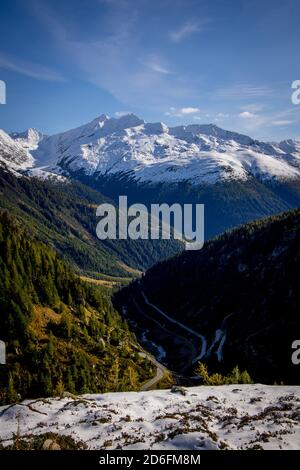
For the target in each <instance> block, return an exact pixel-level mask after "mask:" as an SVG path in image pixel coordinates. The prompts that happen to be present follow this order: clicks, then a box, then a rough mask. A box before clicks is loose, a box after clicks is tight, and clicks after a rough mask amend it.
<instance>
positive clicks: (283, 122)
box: [271, 119, 294, 126]
mask: <svg viewBox="0 0 300 470" xmlns="http://www.w3.org/2000/svg"><path fill="white" fill-rule="evenodd" d="M293 122H294V121H291V120H289V119H278V120H275V121H271V124H272V125H273V126H289V125H290V124H293Z"/></svg>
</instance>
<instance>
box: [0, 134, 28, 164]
mask: <svg viewBox="0 0 300 470" xmlns="http://www.w3.org/2000/svg"><path fill="white" fill-rule="evenodd" d="M0 166H4V167H6V168H8V169H9V170H11V171H13V172H18V171H20V170H26V169H28V168H31V167H33V166H34V158H33V156H32V155H31V154H30V152H29V151H28V148H24V146H23V145H22V144H21V143H20V142H18V141H17V140H13V139H12V138H11V137H10V136H9V135H8V134H6V132H4V131H2V130H1V129H0Z"/></svg>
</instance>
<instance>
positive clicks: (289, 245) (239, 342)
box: [116, 209, 300, 383]
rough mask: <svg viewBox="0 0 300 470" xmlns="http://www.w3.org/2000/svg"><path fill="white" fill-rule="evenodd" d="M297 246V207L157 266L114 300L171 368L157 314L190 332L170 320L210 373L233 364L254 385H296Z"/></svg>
mask: <svg viewBox="0 0 300 470" xmlns="http://www.w3.org/2000/svg"><path fill="white" fill-rule="evenodd" d="M299 242H300V210H299V209H296V210H293V211H290V212H287V213H284V214H281V215H278V216H274V217H270V218H267V219H263V220H259V221H254V222H252V223H249V224H246V225H243V226H241V227H238V228H236V229H234V230H232V231H228V232H225V233H224V234H223V235H221V236H219V237H218V238H216V239H214V240H211V241H209V242H207V243H206V244H205V245H204V247H203V249H202V250H199V251H195V252H194V251H193V252H184V253H182V254H181V255H178V256H175V257H173V258H172V259H170V260H167V261H165V262H162V263H158V264H157V265H156V266H154V267H153V268H151V269H150V270H149V271H147V273H146V274H145V276H144V277H143V278H142V279H141V280H140V281H136V282H135V283H133V284H132V285H131V286H129V287H128V288H125V289H124V290H123V291H121V292H120V293H119V294H118V296H117V298H116V302H117V303H118V304H119V305H122V306H124V305H125V306H126V308H127V310H128V311H130V313H131V315H132V316H134V318H135V320H136V321H137V323H138V325H139V326H140V322H141V318H142V321H143V322H144V321H145V322H147V328H148V329H149V330H150V331H152V340H153V341H154V342H156V343H157V344H161V345H162V346H163V347H164V348H165V350H166V352H167V360H168V361H169V362H168V365H169V367H173V368H176V367H177V368H178V366H179V365H180V364H181V362H180V355H179V353H178V350H179V349H178V348H179V346H178V344H176V342H174V341H172V340H171V337H170V336H169V337H168V336H167V334H166V332H165V331H164V328H165V324H166V317H162V315H161V313H159V312H160V311H163V312H164V313H165V314H166V315H168V316H170V317H171V318H173V319H175V320H176V321H177V322H181V323H182V324H184V325H186V326H187V327H189V328H192V329H193V330H195V331H196V333H195V334H193V336H191V334H190V333H189V332H187V331H186V330H184V329H182V327H180V325H179V326H178V325H177V326H176V323H175V326H176V330H174V332H175V333H176V334H178V332H179V333H180V335H181V336H185V337H186V338H187V339H188V340H189V342H191V341H192V342H193V343H194V346H195V347H196V348H197V350H198V355H200V351H201V347H202V348H203V351H204V354H203V355H202V357H201V361H203V362H205V363H207V364H208V365H209V368H210V370H211V371H223V372H229V371H230V370H231V368H232V367H233V366H235V365H236V364H238V365H239V366H240V367H241V368H242V369H246V370H247V371H248V372H249V373H250V375H251V377H252V378H253V380H254V381H261V382H267V383H274V382H277V383H280V382H284V383H299V380H300V378H299V370H298V369H299V366H296V365H294V364H293V363H292V360H291V355H292V352H293V350H292V343H293V341H295V340H297V339H299V334H300V316H299V312H300V293H299V268H300V265H299V263H300V251H299V250H300V243H299ZM141 312H142V313H143V314H145V315H147V319H146V320H144V317H141ZM151 316H152V317H153V318H154V319H155V320H156V321H159V322H160V327H157V325H155V324H154V322H151V320H150V318H151ZM173 325H174V323H173ZM167 326H168V329H170V327H171V326H172V325H171V323H170V321H169V322H167ZM172 328H173V329H174V328H175V327H172ZM175 333H174V334H175ZM201 335H202V340H201V338H200V337H201ZM297 367H298V369H297Z"/></svg>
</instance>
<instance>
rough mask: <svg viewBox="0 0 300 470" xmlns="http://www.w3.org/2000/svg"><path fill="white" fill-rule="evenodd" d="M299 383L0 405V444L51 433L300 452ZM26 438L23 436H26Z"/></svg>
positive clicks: (172, 446) (111, 444)
mask: <svg viewBox="0 0 300 470" xmlns="http://www.w3.org/2000/svg"><path fill="white" fill-rule="evenodd" d="M299 417H300V387H297V386H266V385H259V384H254V385H225V386H218V387H211V386H202V387H192V388H189V389H186V391H185V395H182V394H181V393H172V391H170V390H156V391H151V392H126V393H125V392H124V393H108V394H104V395H84V396H81V397H76V398H75V397H72V398H71V397H66V398H47V399H37V400H26V401H24V402H22V403H19V404H15V405H13V406H2V407H1V408H0V444H2V445H3V446H8V445H10V444H12V442H13V437H14V435H16V434H17V433H18V431H19V440H20V439H22V438H24V439H30V436H31V435H42V434H44V433H45V432H52V433H55V434H60V435H69V436H72V437H73V439H74V440H75V441H83V442H85V443H86V445H87V448H88V449H116V448H119V449H143V450H145V449H153V450H158V449H162V450H176V449H178V450H188V449H192V450H210V449H216V450H218V449H229V450H230V449H249V448H254V449H255V448H263V449H299V445H300V444H299V443H300V419H299ZM26 436H27V437H26Z"/></svg>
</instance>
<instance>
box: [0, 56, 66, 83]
mask: <svg viewBox="0 0 300 470" xmlns="http://www.w3.org/2000/svg"><path fill="white" fill-rule="evenodd" d="M0 68H2V69H6V70H11V71H13V72H16V73H19V74H21V75H25V76H27V77H31V78H35V79H36V80H45V81H48V82H65V81H66V79H65V77H63V75H62V74H61V73H60V72H58V71H57V70H54V69H52V68H50V67H47V66H45V65H41V64H36V63H33V62H30V61H27V60H23V59H19V58H18V57H11V56H7V55H3V54H0Z"/></svg>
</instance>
